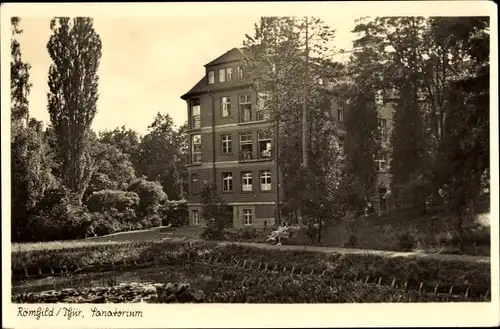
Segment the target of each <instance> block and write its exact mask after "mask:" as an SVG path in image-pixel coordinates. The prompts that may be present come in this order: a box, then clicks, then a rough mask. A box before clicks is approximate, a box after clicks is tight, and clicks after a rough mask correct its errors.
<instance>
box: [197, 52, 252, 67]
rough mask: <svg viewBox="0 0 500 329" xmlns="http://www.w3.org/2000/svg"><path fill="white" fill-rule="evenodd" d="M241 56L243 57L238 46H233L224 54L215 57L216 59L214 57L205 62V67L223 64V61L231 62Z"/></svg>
mask: <svg viewBox="0 0 500 329" xmlns="http://www.w3.org/2000/svg"><path fill="white" fill-rule="evenodd" d="M242 58H243V51H242V50H241V49H240V48H233V49H231V50H228V51H226V52H225V53H224V54H222V55H221V56H219V57H217V58H216V59H214V60H213V61H211V62H210V63H208V64H205V67H207V66H212V65H217V64H223V63H227V62H233V61H237V60H240V59H242Z"/></svg>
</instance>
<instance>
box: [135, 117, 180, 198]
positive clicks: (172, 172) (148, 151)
mask: <svg viewBox="0 0 500 329" xmlns="http://www.w3.org/2000/svg"><path fill="white" fill-rule="evenodd" d="M184 131H185V127H184ZM183 134H184V133H183V132H179V131H177V130H176V129H175V127H174V123H173V120H172V118H171V117H170V115H169V114H166V115H163V114H160V113H158V114H157V115H156V117H155V119H154V121H153V123H152V124H151V125H150V126H149V127H148V133H147V134H146V135H145V136H144V137H143V138H142V140H141V142H140V146H139V162H138V168H137V169H138V171H137V173H138V174H139V175H144V176H146V177H147V179H148V180H154V181H158V182H160V183H161V184H162V186H163V191H164V192H165V193H166V194H167V195H168V196H169V199H172V200H178V199H180V198H182V197H183V194H184V190H183V189H184V187H185V180H186V176H187V172H186V171H185V168H184V167H185V164H186V162H185V161H186V157H187V155H186V150H185V145H184V146H183V145H182V143H185V142H184V141H183V138H185V134H184V135H183Z"/></svg>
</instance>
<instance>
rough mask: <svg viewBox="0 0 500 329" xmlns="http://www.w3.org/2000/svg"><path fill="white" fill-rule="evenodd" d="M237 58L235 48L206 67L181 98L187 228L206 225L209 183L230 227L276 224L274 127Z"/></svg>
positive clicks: (238, 53)
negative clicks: (185, 149) (205, 190)
mask: <svg viewBox="0 0 500 329" xmlns="http://www.w3.org/2000/svg"><path fill="white" fill-rule="evenodd" d="M241 59H242V52H241V50H240V49H238V48H234V49H231V50H230V51H228V52H226V53H225V54H223V55H222V56H220V57H219V58H217V59H215V60H214V61H212V62H210V63H208V64H206V65H205V69H206V70H205V76H204V77H203V78H201V80H200V81H199V82H198V83H197V84H196V85H195V86H194V87H193V88H191V90H190V91H189V92H187V93H186V94H184V95H183V96H182V97H181V98H182V99H184V100H185V101H186V102H187V110H188V118H189V131H188V136H189V155H190V157H189V164H188V174H189V193H188V208H189V216H190V223H191V225H203V224H204V219H203V218H202V215H201V208H202V207H201V202H202V200H201V195H200V193H201V191H202V189H203V187H204V185H205V184H208V183H211V184H214V185H215V186H216V187H217V189H218V193H219V195H220V196H221V197H222V198H223V199H224V200H225V201H226V203H227V204H228V206H229V207H231V211H232V213H233V220H232V223H233V227H245V226H266V225H273V224H275V217H276V216H275V208H276V192H277V191H276V186H277V179H276V177H277V173H276V165H275V160H274V152H273V145H274V139H273V134H272V128H273V125H274V123H273V121H271V120H270V118H269V115H268V114H267V113H265V112H264V111H263V108H264V106H263V105H262V102H263V101H264V99H265V98H264V97H263V96H264V95H257V93H256V91H255V89H254V88H252V85H251V84H250V83H249V81H248V80H247V79H246V78H245V74H244V72H243V68H242V66H241V65H240V64H241ZM259 96H260V97H259ZM259 102H260V103H259Z"/></svg>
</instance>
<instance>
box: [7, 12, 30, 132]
mask: <svg viewBox="0 0 500 329" xmlns="http://www.w3.org/2000/svg"><path fill="white" fill-rule="evenodd" d="M20 20H21V19H20V18H19V17H12V18H11V30H12V38H11V42H10V53H11V56H12V58H11V61H10V104H11V105H10V113H11V123H12V128H13V129H15V128H16V127H17V126H19V125H20V124H27V123H28V118H29V110H28V103H29V102H28V95H29V93H30V90H31V83H30V81H29V78H30V73H29V70H30V68H31V65H30V64H28V63H25V62H23V59H22V55H21V45H20V44H19V41H18V40H17V39H16V36H18V35H20V34H21V33H22V32H23V30H22V29H20V28H19V23H20Z"/></svg>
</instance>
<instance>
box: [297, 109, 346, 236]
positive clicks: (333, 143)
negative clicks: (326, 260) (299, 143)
mask: <svg viewBox="0 0 500 329" xmlns="http://www.w3.org/2000/svg"><path fill="white" fill-rule="evenodd" d="M311 117H312V118H314V121H312V122H311V123H313V124H314V128H315V129H313V130H312V134H311V147H310V150H309V151H310V155H311V160H313V159H314V160H313V161H311V163H310V165H309V166H308V167H307V168H306V167H304V166H302V167H300V169H299V181H302V184H301V188H300V190H301V192H302V197H301V198H300V201H299V202H300V207H301V212H302V216H303V217H304V218H305V222H306V223H307V224H308V225H309V226H310V227H314V228H317V231H316V232H317V236H316V237H317V240H318V242H321V237H322V235H321V234H322V229H323V228H324V227H325V226H326V225H327V224H329V223H331V222H334V221H338V220H339V219H341V217H342V216H343V214H342V212H341V209H340V207H341V205H340V204H338V203H337V202H336V201H337V197H338V194H339V193H338V188H339V183H340V180H341V175H342V171H341V170H342V168H341V162H340V157H339V152H338V142H337V139H336V138H333V137H334V136H336V135H337V127H336V125H335V122H334V121H333V120H332V119H331V118H330V117H329V116H328V115H327V114H326V113H325V112H324V111H323V110H320V109H318V110H315V111H314V113H313V115H311Z"/></svg>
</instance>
